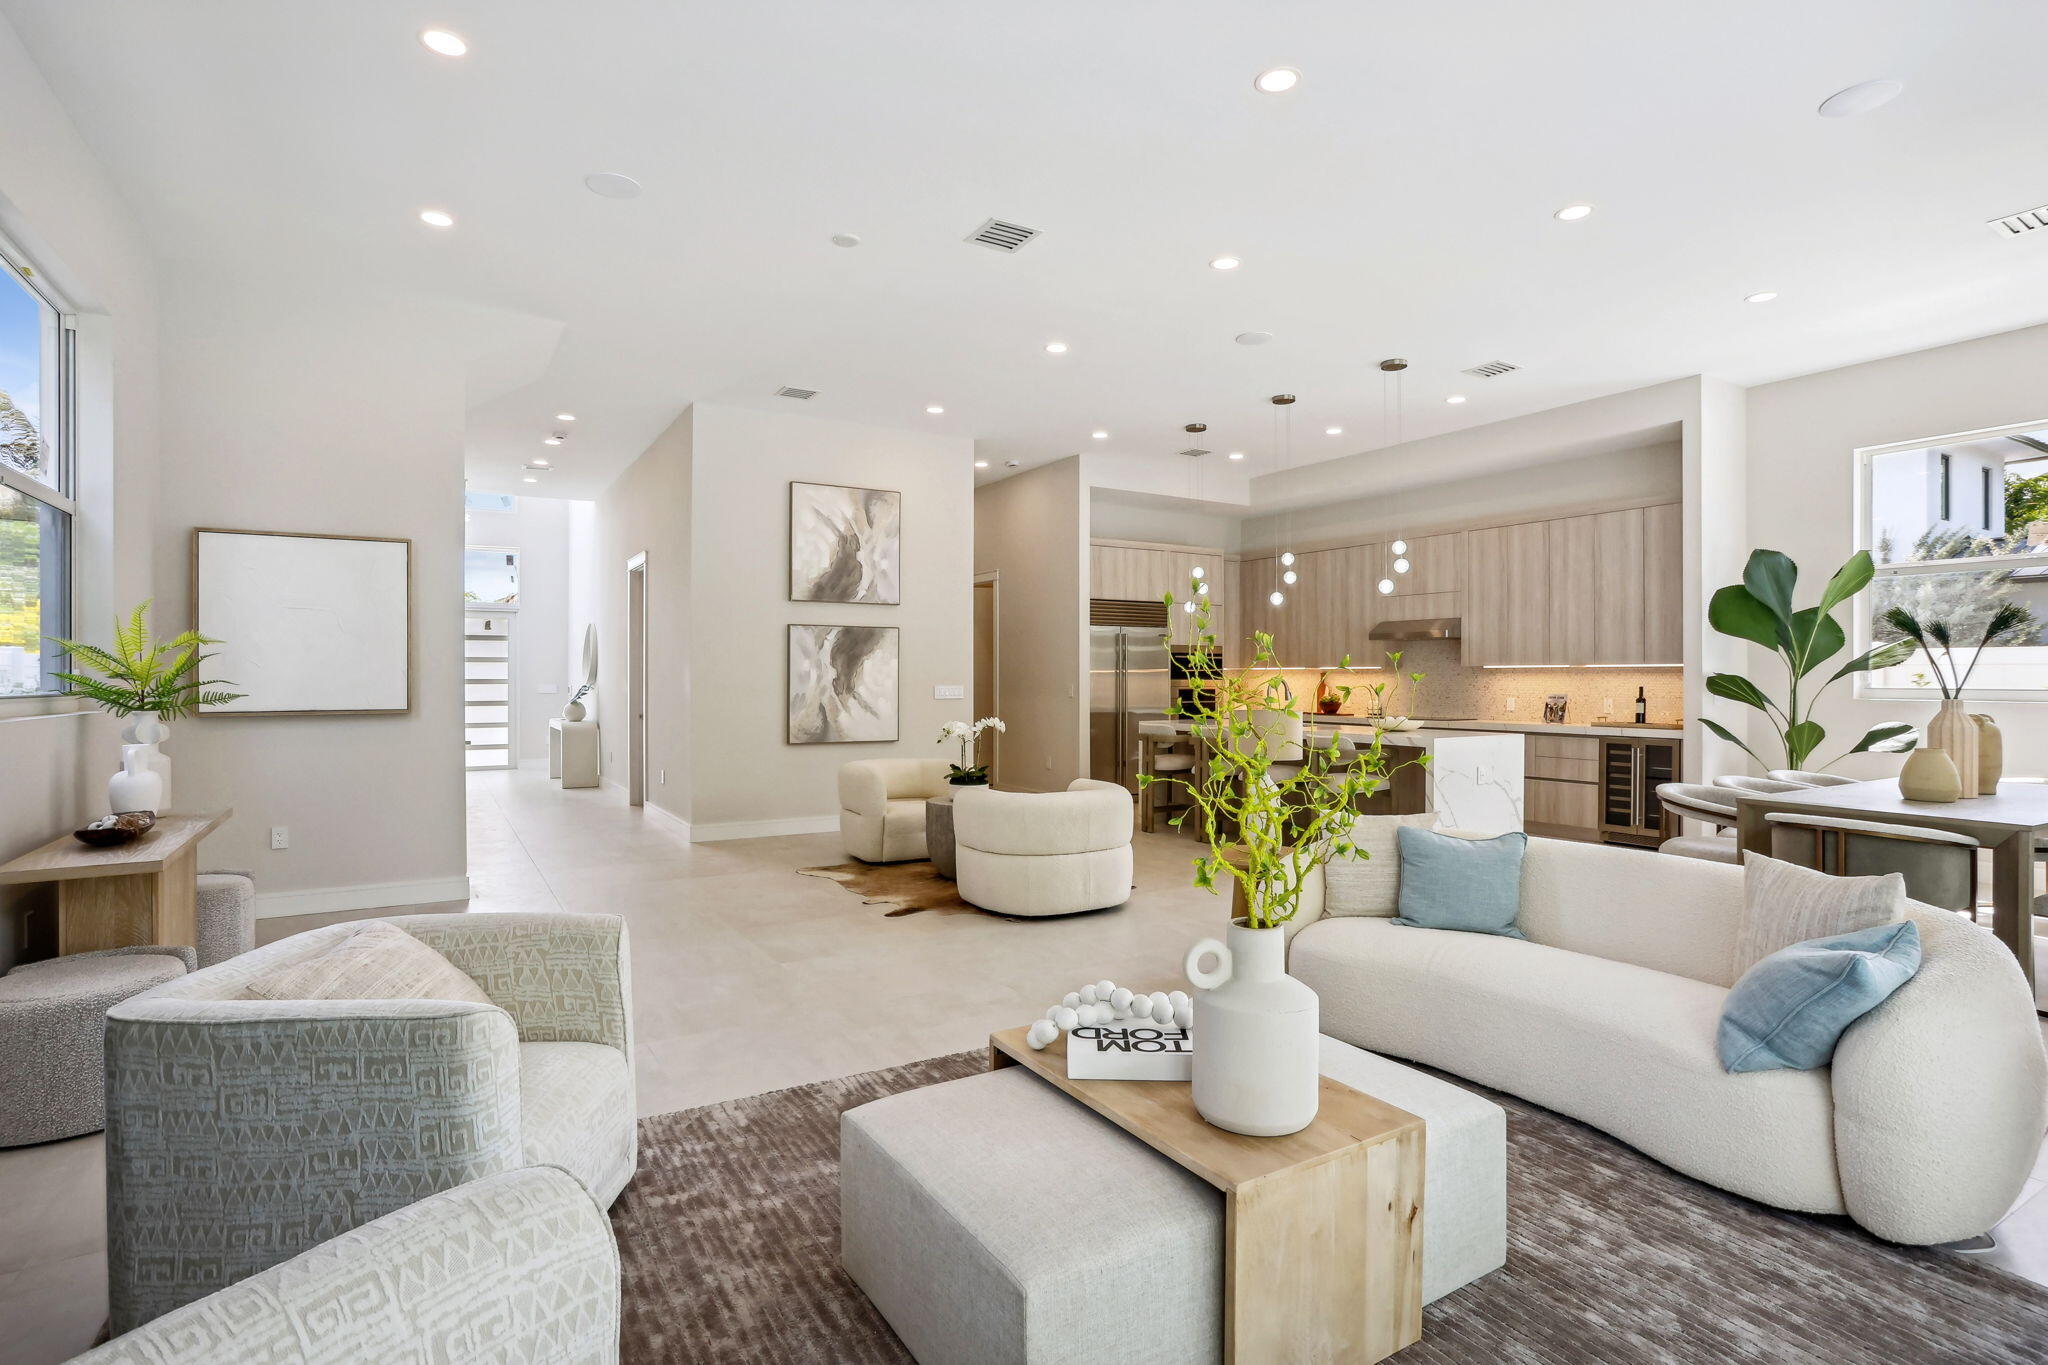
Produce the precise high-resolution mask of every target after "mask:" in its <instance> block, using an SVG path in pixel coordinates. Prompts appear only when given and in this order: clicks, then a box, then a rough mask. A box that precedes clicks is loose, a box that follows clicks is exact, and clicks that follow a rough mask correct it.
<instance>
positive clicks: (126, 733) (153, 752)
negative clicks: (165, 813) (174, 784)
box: [121, 711, 171, 806]
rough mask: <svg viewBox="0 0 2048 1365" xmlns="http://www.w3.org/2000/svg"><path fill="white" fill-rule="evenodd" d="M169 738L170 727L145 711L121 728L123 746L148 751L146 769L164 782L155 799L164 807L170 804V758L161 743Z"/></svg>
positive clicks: (130, 718)
mask: <svg viewBox="0 0 2048 1365" xmlns="http://www.w3.org/2000/svg"><path fill="white" fill-rule="evenodd" d="M170 737H171V727H170V726H168V725H166V724H164V723H163V722H162V721H161V720H158V719H157V718H156V716H154V715H153V714H151V713H150V712H147V711H138V712H136V713H135V714H134V715H132V716H130V717H128V723H127V724H126V725H124V726H122V727H121V742H122V743H123V744H141V745H144V746H146V747H147V748H148V749H149V764H148V767H149V769H150V771H152V772H154V773H155V774H156V775H157V776H158V777H160V778H162V779H163V781H164V790H163V795H162V796H160V797H158V798H157V799H158V800H159V801H160V802H162V803H163V805H165V806H168V805H170V804H171V756H170V755H169V754H167V753H165V752H164V751H163V743H164V741H165V740H167V739H169V738H170Z"/></svg>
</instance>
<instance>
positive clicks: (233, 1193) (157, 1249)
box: [106, 914, 637, 1332]
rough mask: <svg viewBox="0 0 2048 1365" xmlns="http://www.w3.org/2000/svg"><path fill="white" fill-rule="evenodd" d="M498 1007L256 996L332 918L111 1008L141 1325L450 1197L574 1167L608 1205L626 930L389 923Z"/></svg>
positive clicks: (129, 1264) (626, 1169)
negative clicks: (479, 1182)
mask: <svg viewBox="0 0 2048 1365" xmlns="http://www.w3.org/2000/svg"><path fill="white" fill-rule="evenodd" d="M384 922H385V923H387V924H393V925H396V926H398V927H399V928H401V929H403V930H405V931H406V932H407V933H409V934H411V935H413V936H414V937H415V938H417V939H419V940H420V941H421V942H423V943H425V944H426V945H427V946H428V947H430V948H433V949H434V950H435V951H437V952H439V953H440V954H441V955H442V956H444V957H446V958H447V959H448V960H449V961H450V962H452V963H453V964H454V965H455V966H456V967H457V968H459V969H460V970H462V971H463V972H465V973H467V974H468V975H469V976H470V977H471V978H472V979H474V980H475V982H476V983H477V985H478V986H480V987H481V988H482V989H483V992H484V994H486V995H488V996H489V997H490V998H491V1000H492V1002H493V1003H492V1004H488V1005H486V1004H479V1003H475V1002H469V1001H455V1000H261V999H245V998H243V997H244V993H245V989H246V987H247V984H248V982H250V981H251V980H252V979H254V978H256V977H258V976H262V975H267V974H269V973H271V972H274V971H276V970H277V969H278V968H280V967H285V966H289V965H291V964H294V963H298V962H303V961H305V960H306V959H309V958H312V957H315V956H318V955H319V954H321V953H324V952H326V951H327V950H328V949H329V948H331V947H333V946H334V945H335V944H337V943H338V942H340V941H341V940H342V939H344V938H346V937H348V936H349V935H350V934H352V933H354V932H355V931H356V930H357V929H359V928H360V927H361V925H360V924H359V923H350V924H337V925H331V926H329V927H327V928H324V929H314V930H311V931H309V932H307V933H304V934H296V935H294V936H292V937H291V938H287V939H282V940H280V941H278V942H276V943H272V944H269V945H267V946H265V947H262V948H258V949H257V950H256V951H254V952H251V953H244V954H242V955H241V956H239V957H235V958H231V959H229V960H228V961H226V962H223V963H220V964H219V965H217V966H213V967H208V968H206V969H205V970H203V971H198V972H194V973H192V974H191V975H189V976H184V977H180V978H178V979H177V980H175V981H171V982H168V983H166V984H164V985H162V986H159V987H156V988H155V989H152V990H149V991H145V992H144V993H143V994H141V995H138V996H135V997H134V998H133V999H131V1000H128V1001H126V1002H124V1003H122V1004H120V1005H118V1006H116V1007H115V1008H113V1009H112V1010H110V1011H109V1012H108V1015H107V1035H106V1055H107V1139H106V1150H107V1156H106V1160H107V1243H108V1245H107V1278H108V1292H109V1297H110V1299H111V1308H112V1317H113V1328H114V1330H115V1331H116V1332H126V1331H128V1330H130V1329H132V1328H134V1327H136V1326H139V1325H140V1324H142V1323H144V1322H147V1321H149V1320H150V1319H152V1318H155V1317H158V1316H160V1315H161V1314H164V1313H167V1312H169V1311H171V1310H172V1309H174V1308H178V1307H180V1306H181V1305H183V1304H186V1303H190V1302H191V1301H193V1300H194V1299H197V1298H199V1297H201V1296H202V1295H204V1294H208V1293H210V1292H212V1291H214V1290H217V1289H220V1288H221V1287H222V1286H224V1285H229V1284H233V1283H235V1282H236V1281H237V1280H241V1279H243V1278H245V1277H247V1276H250V1275H253V1274H255V1273H257V1272H258V1271H261V1270H264V1269H267V1268H268V1267H270V1266H273V1265H276V1264H277V1263H278V1262H280V1261H284V1260H287V1259H289V1258H291V1257H293V1256H295V1255H297V1254H299V1253H300V1252H302V1251H305V1250H306V1249H307V1248H309V1247H313V1246H317V1245H318V1244H320V1243H321V1242H324V1241H327V1240H328V1239H330V1238H332V1237H336V1236H339V1235H340V1234H342V1233H344V1232H347V1231H349V1230H350V1229H351V1228H356V1227H360V1226H361V1225H362V1224H364V1223H367V1222H369V1221H370V1220H372V1219H374V1218H379V1217H381V1216H383V1215H384V1214H387V1213H390V1212H392V1211H393V1210H395V1209H400V1208H403V1207H405V1206H406V1205H408V1204H411V1203H413V1202H414V1201H415V1200H418V1199H421V1198H424V1197H425V1196H427V1195H430V1194H433V1193H435V1192H437V1191H440V1190H446V1189H451V1188H453V1187H455V1186H457V1185H462V1184H465V1183H467V1182H469V1181H472V1180H476V1179H480V1178H482V1177H484V1176H488V1175H494V1174H497V1173H498V1172H500V1171H507V1170H511V1169H513V1168H515V1167H518V1166H525V1165H555V1166H561V1167H563V1168H564V1169H566V1170H567V1171H569V1172H570V1173H571V1174H572V1175H574V1176H575V1177H576V1178H577V1179H578V1180H580V1181H581V1182H582V1183H583V1186H584V1188H586V1189H587V1190H589V1191H590V1193H591V1194H592V1196H593V1197H595V1198H596V1199H597V1200H598V1202H599V1203H600V1204H605V1205H609V1204H610V1203H611V1202H612V1200H613V1199H615V1198H617V1197H618V1193H619V1191H620V1190H621V1189H623V1188H624V1187H625V1184H626V1182H627V1180H629V1179H631V1177H632V1174H633V1169H634V1165H635V1162H636V1159H637V1152H636V1148H635V1135H634V1122H635V1118H636V1115H635V1106H634V1100H633V1063H632V1006H631V1001H630V998H629V995H628V988H629V982H630V973H629V968H628V964H627V955H626V954H627V945H626V926H625V922H624V921H623V920H621V919H619V918H618V917H617V916H613V915H565V914H490V915H483V914H457V915H405V916H394V917H392V918H391V919H388V920H386V921H384Z"/></svg>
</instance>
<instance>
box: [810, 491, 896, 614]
mask: <svg viewBox="0 0 2048 1365" xmlns="http://www.w3.org/2000/svg"><path fill="white" fill-rule="evenodd" d="M902 541H903V495H902V494H901V493H898V492H894V491H892V490H890V489H886V488H843V487H841V486H840V485H838V484H834V483H797V482H795V481H791V483H790V485H789V600H790V601H792V602H865V603H869V604H871V605H880V606H890V607H893V606H896V605H898V604H900V603H901V602H902V600H903V598H902V589H901V583H902V578H901V574H900V567H901V566H900V564H899V563H898V560H899V557H900V555H901V553H902Z"/></svg>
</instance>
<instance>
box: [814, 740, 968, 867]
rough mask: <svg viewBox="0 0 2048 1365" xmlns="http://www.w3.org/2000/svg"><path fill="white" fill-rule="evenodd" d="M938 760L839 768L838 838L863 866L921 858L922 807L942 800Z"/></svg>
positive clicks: (943, 775)
mask: <svg viewBox="0 0 2048 1365" xmlns="http://www.w3.org/2000/svg"><path fill="white" fill-rule="evenodd" d="M948 790H949V788H948V787H947V786H946V763H945V761H944V760H943V759H936V758H934V759H923V758H869V759H863V760H861V761H860V762H858V763H848V764H846V765H844V766H843V767H841V768H840V769H839V837H840V839H841V840H842V841H844V843H845V844H846V851H847V853H848V854H850V855H851V856H853V857H855V858H858V859H860V860H861V861H862V862H864V863H901V862H907V861H909V860H911V859H913V858H922V857H924V856H925V847H924V803H925V801H926V800H927V799H928V798H930V797H934V796H943V795H944V794H945V793H946V792H947V791H948Z"/></svg>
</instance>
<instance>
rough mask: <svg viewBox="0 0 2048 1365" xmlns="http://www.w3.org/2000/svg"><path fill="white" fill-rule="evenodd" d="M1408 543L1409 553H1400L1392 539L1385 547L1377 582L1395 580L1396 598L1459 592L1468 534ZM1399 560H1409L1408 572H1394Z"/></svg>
mask: <svg viewBox="0 0 2048 1365" xmlns="http://www.w3.org/2000/svg"><path fill="white" fill-rule="evenodd" d="M1404 543H1405V544H1406V545H1407V547H1408V553H1407V554H1405V555H1396V554H1395V553H1394V552H1393V548H1392V543H1391V542H1389V544H1388V545H1387V546H1386V547H1383V548H1382V549H1381V553H1380V564H1381V569H1380V572H1379V574H1377V575H1376V576H1375V583H1377V579H1378V578H1379V577H1386V578H1390V579H1392V580H1393V583H1394V592H1393V595H1394V596H1395V597H1416V596H1423V595H1432V594H1435V593H1444V592H1456V591H1458V589H1459V588H1461V587H1463V586H1464V581H1465V575H1464V562H1465V537H1464V536H1462V535H1458V534H1451V535H1442V536H1423V537H1421V538H1419V539H1415V540H1409V541H1405V542H1404ZM1399 559H1406V560H1407V561H1408V572H1407V573H1396V572H1395V571H1394V564H1395V562H1396V561H1397V560H1399ZM1409 614H1410V613H1408V612H1406V611H1403V612H1402V613H1401V615H1402V616H1404V617H1405V616H1407V615H1409Z"/></svg>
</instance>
